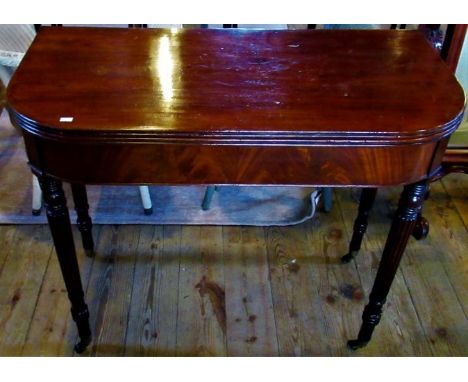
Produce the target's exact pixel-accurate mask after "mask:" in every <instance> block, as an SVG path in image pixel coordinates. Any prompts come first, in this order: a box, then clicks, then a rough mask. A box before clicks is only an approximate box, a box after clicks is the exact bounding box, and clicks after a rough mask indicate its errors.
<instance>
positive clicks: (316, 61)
mask: <svg viewBox="0 0 468 382" xmlns="http://www.w3.org/2000/svg"><path fill="white" fill-rule="evenodd" d="M8 100H9V105H10V108H11V109H12V110H13V111H14V112H16V113H17V114H18V115H21V116H24V118H25V121H30V122H32V124H33V125H35V126H36V125H37V126H39V127H41V126H42V127H47V128H49V129H57V130H58V133H59V134H65V135H67V134H75V133H76V134H82V133H83V132H85V131H92V132H94V133H98V134H106V135H107V136H108V137H109V136H112V137H116V136H119V137H128V136H132V137H133V138H134V139H136V138H137V137H138V136H145V137H146V138H147V137H148V136H151V137H163V136H172V135H173V134H175V135H176V136H177V137H180V138H182V137H186V138H187V139H190V137H192V136H196V137H198V138H199V137H200V135H203V136H204V137H205V138H206V139H209V140H210V139H212V140H214V141H216V140H217V139H218V138H219V137H221V138H220V139H222V140H223V141H224V142H226V140H234V141H235V140H240V139H242V138H244V139H245V140H246V141H248V142H251V143H255V142H260V141H262V142H263V141H264V140H265V139H266V140H267V141H268V143H269V144H272V143H273V144H274V143H275V142H276V143H279V144H281V143H286V144H287V143H288V142H290V141H292V140H301V142H302V143H304V144H314V143H317V142H323V141H324V140H326V141H328V142H331V143H338V144H339V143H340V142H346V144H349V142H350V140H351V141H354V142H360V143H361V144H366V143H370V144H372V143H373V142H375V141H378V142H380V143H388V144H395V143H401V142H402V141H405V140H406V141H407V142H409V141H418V142H419V141H430V140H434V139H435V137H434V135H435V136H437V137H439V136H440V135H441V134H447V129H448V130H450V131H451V130H453V127H454V125H456V122H457V121H456V120H457V117H459V116H460V113H461V112H462V110H463V106H464V102H465V99H464V94H463V90H462V89H461V87H460V86H459V84H458V83H457V82H456V80H455V79H454V77H453V75H452V74H451V72H450V70H449V69H448V68H447V67H446V66H445V65H444V64H443V63H442V62H441V59H440V58H439V57H438V55H437V54H436V53H435V52H434V51H433V50H432V48H431V47H430V46H429V44H428V43H426V42H425V41H424V37H423V36H422V35H421V34H419V32H417V31H395V30H379V31H369V30H361V31H349V30H348V31H340V30H333V31H330V30H313V31H311V30H300V31H299V30H298V31H292V30H290V31H252V30H250V31H248V30H240V29H239V30H197V29H192V30H180V29H141V30H135V29H133V30H132V29H108V28H102V29H99V28H41V31H40V32H39V34H38V35H37V37H36V39H35V41H34V43H33V44H32V46H31V48H30V50H29V51H28V53H27V54H26V57H25V58H24V60H23V62H22V64H21V66H20V68H19V70H18V71H17V73H16V74H15V76H14V78H13V80H12V81H11V84H10V86H9V90H8ZM454 121H455V122H454Z"/></svg>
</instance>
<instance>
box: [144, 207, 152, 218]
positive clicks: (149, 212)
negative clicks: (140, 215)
mask: <svg viewBox="0 0 468 382" xmlns="http://www.w3.org/2000/svg"><path fill="white" fill-rule="evenodd" d="M143 212H144V213H145V215H146V216H150V215H153V206H151V207H150V208H144V209H143Z"/></svg>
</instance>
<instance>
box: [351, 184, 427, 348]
mask: <svg viewBox="0 0 468 382" xmlns="http://www.w3.org/2000/svg"><path fill="white" fill-rule="evenodd" d="M426 192H427V182H426V181H421V182H418V183H414V184H410V185H407V186H405V187H404V189H403V192H402V194H401V197H400V201H399V204H398V209H397V211H396V214H395V217H394V218H393V222H392V226H391V228H390V232H389V234H388V237H387V242H386V243H385V248H384V250H383V254H382V259H381V260H380V265H379V269H378V271H377V276H376V277H375V281H374V286H373V287H372V291H371V293H370V296H369V303H368V304H367V306H366V307H365V308H364V312H363V314H362V326H361V330H360V331H359V334H358V338H357V339H356V340H351V341H348V347H349V348H351V349H353V350H355V349H358V348H360V347H363V346H365V345H366V344H367V343H368V342H369V341H370V339H371V337H372V332H373V331H374V328H375V327H376V326H377V324H378V323H379V321H380V317H381V315H382V307H383V305H384V304H385V300H386V298H387V294H388V292H389V290H390V287H391V285H392V282H393V279H394V277H395V274H396V271H397V269H398V265H399V263H400V260H401V257H402V255H403V252H404V250H405V248H406V244H407V243H408V239H409V237H410V236H411V234H412V233H413V230H414V226H415V224H416V220H417V218H418V215H419V213H420V212H421V208H422V204H423V202H424V196H425V194H426Z"/></svg>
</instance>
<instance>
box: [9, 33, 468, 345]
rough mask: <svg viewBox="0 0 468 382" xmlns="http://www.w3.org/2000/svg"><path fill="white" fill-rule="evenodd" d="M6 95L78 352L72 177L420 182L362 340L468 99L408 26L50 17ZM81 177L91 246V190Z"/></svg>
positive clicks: (389, 249)
mask: <svg viewBox="0 0 468 382" xmlns="http://www.w3.org/2000/svg"><path fill="white" fill-rule="evenodd" d="M7 97H8V107H9V110H10V114H11V117H12V120H13V122H14V124H15V125H16V126H18V127H19V128H21V129H22V131H23V135H24V139H25V143H26V149H27V153H28V157H29V161H30V164H31V167H32V169H33V171H34V172H35V173H36V174H37V175H38V176H39V177H40V179H41V185H42V189H43V191H44V194H45V199H46V202H47V205H48V207H47V208H48V216H49V223H50V227H51V230H52V234H53V236H54V242H55V245H56V250H57V254H58V256H59V259H60V261H61V265H62V271H63V275H64V278H65V282H66V285H67V290H68V292H69V296H70V300H71V303H72V307H74V308H73V312H74V313H73V314H74V318H75V320H76V321H77V324H78V328H79V332H80V337H81V342H80V344H79V346H78V347H77V350H78V351H83V350H84V348H85V347H86V344H88V343H89V341H90V338H89V330H88V329H89V326H88V324H87V322H88V321H87V310H86V309H85V307H86V305H85V304H84V301H83V298H82V296H83V291H82V288H81V284H80V283H79V282H78V280H79V271H78V268H77V265H76V255H75V250H74V246H73V240H72V236H71V230H70V227H69V224H70V222H69V217H68V212H67V209H66V204H65V200H64V196H63V192H62V191H61V186H60V181H59V180H66V181H69V182H71V183H74V184H81V185H84V184H92V183H95V184H142V183H153V184H174V185H177V184H208V185H211V184H271V185H279V184H283V185H285V184H286V185H287V184H297V185H321V186H326V185H333V186H366V187H381V186H390V185H400V184H402V185H406V186H405V191H404V192H403V194H402V199H401V201H400V207H399V210H398V213H397V215H396V217H395V219H394V222H393V225H392V229H391V232H390V235H389V238H388V240H387V245H386V247H385V250H384V255H383V258H382V264H381V265H380V268H379V272H378V275H377V278H376V281H375V285H374V288H373V290H372V294H371V299H370V300H371V301H370V303H369V305H368V306H367V307H366V310H365V312H364V316H363V326H362V329H361V332H360V334H359V338H358V340H357V341H354V342H352V343H351V344H350V346H351V347H353V348H356V347H359V346H362V345H363V344H365V343H366V342H367V341H368V340H369V339H370V336H371V334H372V331H373V328H374V326H375V325H376V324H377V322H378V319H379V318H380V310H381V307H382V306H383V303H384V301H385V298H386V295H387V293H388V291H389V289H390V285H391V283H392V280H393V277H394V275H395V272H396V269H397V266H398V263H399V260H400V258H401V255H402V254H403V251H404V248H405V245H406V242H407V240H408V237H409V235H410V234H411V232H412V230H413V227H414V225H415V221H416V219H417V216H418V214H419V213H420V210H421V204H422V202H420V199H421V198H420V194H421V193H423V191H425V188H426V180H427V179H428V178H429V177H431V176H433V175H434V173H437V171H439V168H440V161H441V159H442V157H443V153H444V150H445V146H446V143H447V140H448V138H449V136H450V134H451V133H452V132H453V131H454V130H455V129H456V128H457V126H458V124H459V123H460V120H461V118H462V111H463V107H464V94H463V90H462V89H461V87H460V85H459V84H458V82H457V81H456V80H455V78H454V76H453V74H452V73H451V72H450V70H449V68H448V67H447V66H446V65H445V64H444V63H443V62H442V60H441V59H440V57H438V55H437V53H436V52H435V51H434V50H433V49H432V48H431V47H430V46H429V44H428V43H427V42H426V41H425V40H424V37H423V36H422V35H421V34H420V33H419V32H413V31H395V30H392V31H365V30H359V31H342V30H326V31H324V30H305V31H246V30H237V29H230V30H207V29H199V30H194V29H191V30H177V31H176V30H148V29H146V30H143V29H127V30H124V29H107V28H106V29H96V28H70V29H66V28H41V30H40V32H39V33H38V35H37V37H36V39H35V41H34V42H33V44H32V46H31V48H30V49H29V51H28V53H27V54H26V56H25V58H24V60H23V61H22V63H21V65H20V67H19V68H18V70H17V71H16V73H15V75H14V77H13V79H12V81H11V82H10V86H9V88H8V93H7ZM61 117H72V118H73V120H72V121H68V122H61V121H60V119H61ZM57 179H58V180H57ZM74 189H75V202H76V204H77V209H78V211H79V215H80V216H81V221H82V222H83V224H81V225H82V232H84V233H85V235H84V236H83V240H85V239H86V240H88V243H84V244H85V245H87V246H88V247H91V243H92V237H91V235H90V229H91V221H90V220H88V216H87V203H86V199H85V193H84V188H83V187H82V186H81V188H80V186H78V187H77V186H76V185H75V186H74ZM371 193H373V191H371ZM370 196H372V195H370ZM366 199H369V198H366ZM364 207H365V208H364ZM364 207H363V208H364V210H365V211H364V210H362V211H361V215H362V214H363V213H364V212H365V214H367V213H368V209H370V206H368V207H369V208H367V207H366V206H364ZM364 228H365V227H364ZM361 231H364V229H363V230H361ZM361 231H359V233H358V234H359V235H360V236H361V237H362V234H363V232H362V234H361ZM359 235H358V236H359ZM88 244H89V245H88ZM353 248H354V247H353ZM76 307H78V308H76Z"/></svg>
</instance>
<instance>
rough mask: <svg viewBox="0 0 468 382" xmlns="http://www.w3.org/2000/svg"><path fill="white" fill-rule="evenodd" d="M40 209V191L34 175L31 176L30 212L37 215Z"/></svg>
mask: <svg viewBox="0 0 468 382" xmlns="http://www.w3.org/2000/svg"><path fill="white" fill-rule="evenodd" d="M41 209H42V191H41V186H39V181H38V180H37V177H36V175H33V176H32V214H33V215H34V216H38V215H40V214H41Z"/></svg>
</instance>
